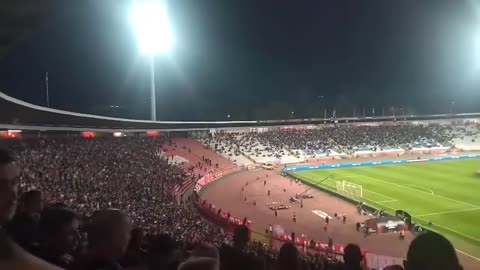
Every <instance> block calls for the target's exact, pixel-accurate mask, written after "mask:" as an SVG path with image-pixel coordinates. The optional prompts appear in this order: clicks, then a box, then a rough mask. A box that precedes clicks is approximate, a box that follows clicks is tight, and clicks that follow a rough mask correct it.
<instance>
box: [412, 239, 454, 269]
mask: <svg viewBox="0 0 480 270" xmlns="http://www.w3.org/2000/svg"><path fill="white" fill-rule="evenodd" d="M405 269H406V270H430V269H431V270H461V269H463V268H462V266H461V265H460V263H459V261H458V258H457V254H456V252H455V249H454V247H453V245H452V244H451V243H450V242H449V241H448V240H447V239H446V238H445V237H443V236H441V235H439V234H437V233H431V232H430V233H424V234H421V235H419V236H417V238H415V239H414V240H413V241H412V243H410V247H409V248H408V253H407V260H406V261H405Z"/></svg>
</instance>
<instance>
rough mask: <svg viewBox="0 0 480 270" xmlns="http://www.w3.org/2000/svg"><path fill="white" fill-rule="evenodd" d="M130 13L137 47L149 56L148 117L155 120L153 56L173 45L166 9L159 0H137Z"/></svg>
mask: <svg viewBox="0 0 480 270" xmlns="http://www.w3.org/2000/svg"><path fill="white" fill-rule="evenodd" d="M130 15H131V20H132V24H133V28H134V29H135V33H136V36H137V42H138V48H139V49H140V51H141V52H142V53H145V54H147V55H148V56H149V57H150V102H151V106H150V119H151V120H152V121H156V120H157V106H156V101H155V72H154V70H155V69H154V56H155V54H159V53H165V52H167V51H169V50H171V48H172V46H173V35H172V32H171V29H170V24H169V22H168V16H167V9H166V7H165V5H164V2H163V1H161V0H138V1H136V2H135V4H134V5H133V6H132V9H131V14H130Z"/></svg>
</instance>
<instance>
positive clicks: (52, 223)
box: [38, 207, 80, 255]
mask: <svg viewBox="0 0 480 270" xmlns="http://www.w3.org/2000/svg"><path fill="white" fill-rule="evenodd" d="M79 226H80V218H79V217H78V216H77V214H75V213H74V212H73V211H71V210H68V209H66V208H58V207H55V208H48V209H45V210H44V211H43V212H42V215H41V218H40V222H39V223H38V240H39V242H40V245H41V246H42V247H45V248H48V249H49V252H53V253H55V255H62V254H65V253H68V254H72V252H74V251H75V249H76V248H77V247H78V244H79V239H80V235H79V232H78V228H79ZM52 255H53V254H52Z"/></svg>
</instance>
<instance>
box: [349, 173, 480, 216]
mask: <svg viewBox="0 0 480 270" xmlns="http://www.w3.org/2000/svg"><path fill="white" fill-rule="evenodd" d="M358 176H363V177H365V178H369V179H372V180H375V181H380V182H384V183H387V184H389V185H393V186H398V187H401V188H406V189H410V190H413V191H416V192H421V193H425V194H428V195H430V196H435V197H439V198H442V199H446V200H450V201H453V202H457V203H462V204H466V205H470V206H473V207H478V208H480V205H475V204H471V203H467V202H462V201H459V200H455V199H452V198H448V197H444V196H441V195H437V194H431V193H429V192H426V191H422V190H418V189H414V188H411V187H408V186H404V185H400V184H397V183H394V182H388V181H385V180H381V179H377V178H374V177H370V176H366V175H363V174H359V175H358Z"/></svg>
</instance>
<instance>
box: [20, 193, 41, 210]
mask: <svg viewBox="0 0 480 270" xmlns="http://www.w3.org/2000/svg"><path fill="white" fill-rule="evenodd" d="M22 206H23V209H22V210H23V211H25V212H27V213H29V214H38V213H40V212H42V210H43V199H42V192H41V191H39V190H30V191H27V192H25V193H24V194H23V196H22Z"/></svg>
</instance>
